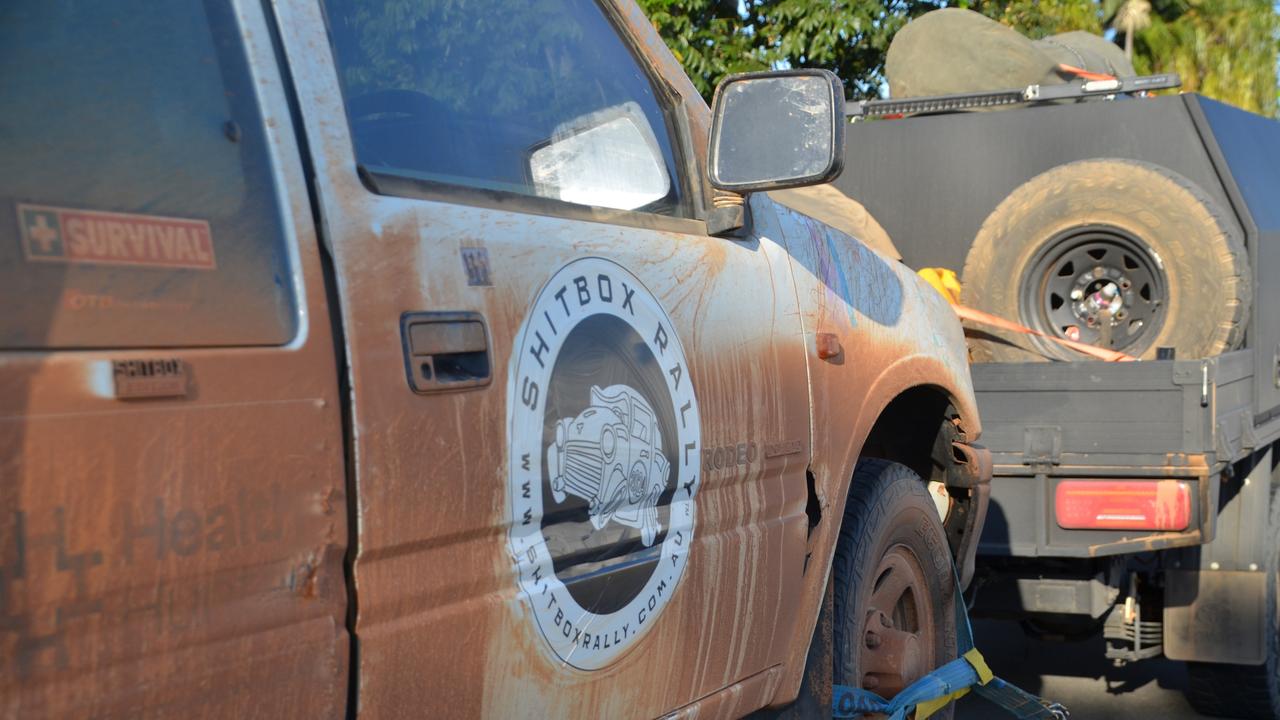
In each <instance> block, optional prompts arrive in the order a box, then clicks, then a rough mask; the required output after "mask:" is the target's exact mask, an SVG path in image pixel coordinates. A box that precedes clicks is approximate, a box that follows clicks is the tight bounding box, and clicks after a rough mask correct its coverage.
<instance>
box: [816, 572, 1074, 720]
mask: <svg viewBox="0 0 1280 720" xmlns="http://www.w3.org/2000/svg"><path fill="white" fill-rule="evenodd" d="M953 573H954V568H953ZM955 589H956V590H955V607H956V632H957V638H956V645H957V649H958V650H959V651H960V657H958V658H956V659H955V660H952V661H951V662H949V663H947V664H945V665H943V666H942V667H940V668H938V669H936V670H934V671H933V672H931V673H929V674H928V675H925V676H924V677H922V678H920V679H919V680H916V681H915V682H913V683H911V684H910V685H908V686H907V687H906V688H904V689H903V690H902V692H900V693H898V694H897V695H895V696H894V697H893V699H892V700H886V699H884V698H882V697H880V696H879V695H877V694H875V693H873V692H871V691H870V690H864V689H862V688H855V687H849V686H848V685H836V686H834V687H833V688H832V697H831V710H832V717H834V718H841V719H845V718H859V717H862V716H863V715H866V714H870V713H880V714H884V715H888V716H889V720H906V719H907V717H908V716H909V715H910V714H911V713H912V711H915V720H925V718H928V717H929V716H930V715H933V714H934V713H936V712H937V711H939V710H941V709H942V708H944V707H946V706H947V704H948V703H950V702H952V701H953V700H956V699H958V698H960V697H962V696H963V695H966V694H968V693H969V691H970V690H972V691H973V693H974V694H975V695H978V696H979V697H982V698H985V699H986V700H987V701H988V702H990V703H992V704H994V705H996V706H997V707H999V708H1001V709H1002V710H1005V711H1006V712H1008V713H1009V714H1010V715H1011V716H1013V717H1014V718H1017V720H1067V718H1068V717H1069V714H1068V713H1067V709H1066V708H1064V707H1063V706H1061V705H1059V704H1057V703H1049V702H1045V701H1044V700H1041V699H1040V698H1038V697H1036V696H1035V695H1032V694H1031V693H1029V692H1026V691H1025V690H1022V689H1019V688H1018V687H1016V686H1014V685H1011V684H1009V683H1007V682H1005V681H1004V680H1001V679H1000V678H998V677H995V675H993V674H992V672H991V669H990V668H988V667H987V662H986V660H984V659H983V657H982V653H980V652H978V650H977V648H975V647H974V646H973V627H972V626H971V625H970V624H969V611H968V609H967V608H965V604H964V597H962V596H961V594H960V579H959V577H956V580H955Z"/></svg>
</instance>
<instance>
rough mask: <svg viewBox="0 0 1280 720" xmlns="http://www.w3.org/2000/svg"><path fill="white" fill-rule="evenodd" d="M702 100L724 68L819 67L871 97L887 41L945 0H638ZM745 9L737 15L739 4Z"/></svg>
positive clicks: (880, 79)
mask: <svg viewBox="0 0 1280 720" xmlns="http://www.w3.org/2000/svg"><path fill="white" fill-rule="evenodd" d="M639 2H640V6H641V7H642V8H643V9H644V11H645V12H646V13H647V14H648V15H649V18H650V20H652V21H653V24H654V26H655V27H656V28H657V29H658V32H659V33H660V34H661V35H662V37H663V38H664V39H665V40H666V41H667V45H668V46H669V47H670V48H671V50H672V52H673V53H675V55H676V57H677V58H678V59H679V60H680V62H681V63H683V64H684V67H685V69H686V71H688V73H689V75H690V76H691V77H692V78H693V82H694V85H695V86H697V88H698V90H699V91H700V92H702V94H703V95H704V96H706V97H707V98H708V99H710V97H711V93H712V91H713V90H714V89H715V85H716V83H717V82H719V80H720V79H721V78H722V77H724V75H726V74H728V73H731V72H744V71H748V70H763V69H768V68H770V67H787V66H790V67H825V68H829V69H831V70H834V71H836V72H837V73H839V75H840V77H841V78H843V79H844V81H845V84H846V86H847V87H848V88H849V90H850V92H851V93H852V94H855V95H863V96H875V95H877V94H878V93H879V88H880V86H881V84H882V82H883V80H884V74H883V73H884V53H885V51H886V50H887V49H888V48H889V40H891V39H892V38H893V34H894V33H895V32H897V31H898V29H899V28H901V27H902V26H903V25H904V24H905V23H906V22H907V19H908V18H911V17H915V16H916V15H920V14H921V13H925V12H928V11H929V10H933V9H936V8H938V7H941V6H942V5H944V4H945V0H745V2H743V3H741V4H740V3H738V2H737V0H639ZM740 7H741V8H745V10H746V13H745V14H740V13H739V12H738V11H739V8H740Z"/></svg>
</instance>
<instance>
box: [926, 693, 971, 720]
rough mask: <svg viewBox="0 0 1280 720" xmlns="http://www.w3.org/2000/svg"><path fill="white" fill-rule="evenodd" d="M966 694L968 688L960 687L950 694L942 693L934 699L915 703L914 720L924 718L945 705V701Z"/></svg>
mask: <svg viewBox="0 0 1280 720" xmlns="http://www.w3.org/2000/svg"><path fill="white" fill-rule="evenodd" d="M968 694H969V688H960V689H959V690H957V691H955V692H953V693H951V694H950V695H944V696H942V697H940V698H938V699H936V700H927V701H925V702H922V703H920V704H919V705H916V720H925V718H927V717H929V716H930V715H933V714H934V713H936V712H938V711H939V710H941V709H942V708H944V707H946V706H947V703H949V702H951V701H952V700H959V699H960V698H962V697H964V696H965V695H968Z"/></svg>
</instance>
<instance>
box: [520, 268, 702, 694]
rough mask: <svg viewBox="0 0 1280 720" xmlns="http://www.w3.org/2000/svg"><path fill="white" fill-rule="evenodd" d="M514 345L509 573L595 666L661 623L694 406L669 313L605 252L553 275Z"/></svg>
mask: <svg viewBox="0 0 1280 720" xmlns="http://www.w3.org/2000/svg"><path fill="white" fill-rule="evenodd" d="M513 352H514V353H515V354H514V357H513V358H512V363H511V368H512V369H511V380H510V386H509V397H510V398H511V400H510V407H511V409H510V428H509V436H508V447H509V448H510V498H511V533H510V541H511V552H512V555H513V558H514V560H515V563H516V572H517V574H518V576H519V582H520V587H521V590H522V591H523V593H524V596H525V599H526V600H527V601H528V604H529V609H530V610H531V611H532V616H533V619H534V621H535V622H536V623H537V627H538V630H539V631H540V632H541V633H542V636H543V637H544V638H546V640H547V643H548V644H550V646H551V649H552V650H553V651H554V652H555V654H556V655H557V656H558V657H559V658H560V660H561V661H563V662H564V663H567V664H569V665H571V666H573V667H576V668H579V669H582V670H596V669H599V668H602V667H605V666H607V665H609V664H610V663H612V662H613V661H615V660H616V659H617V658H618V657H620V656H621V654H622V653H624V652H625V651H626V650H627V648H629V647H631V646H632V645H634V644H635V642H636V641H637V639H638V638H640V636H641V635H643V634H644V633H645V632H647V631H648V630H649V629H650V628H652V627H653V626H654V624H655V623H657V621H658V616H659V615H660V614H661V613H662V610H663V608H664V607H666V605H667V603H669V602H670V601H671V598H672V596H673V595H674V594H675V591H676V586H677V585H678V584H679V583H680V577H681V575H682V574H683V573H684V567H685V563H686V561H687V560H688V556H689V547H690V544H691V543H692V541H693V519H694V505H693V498H694V495H695V494H696V493H697V490H698V477H697V470H698V455H699V453H698V439H699V437H700V436H699V425H698V402H697V400H696V399H695V397H694V392H693V383H692V382H691V380H690V378H689V368H688V365H687V363H686V362H685V356H684V350H683V349H682V348H681V347H680V340H679V338H678V337H676V333H675V329H674V328H673V327H672V325H671V319H670V318H668V317H667V314H666V312H664V311H663V309H662V306H661V305H659V304H658V300H657V299H656V298H655V297H653V295H652V294H650V293H649V291H648V290H646V289H645V287H644V286H643V285H641V284H640V281H639V280H637V279H636V277H635V276H634V275H632V274H631V273H630V272H628V271H627V270H625V269H624V268H622V267H620V266H619V265H617V264H615V263H613V262H610V261H608V260H604V259H601V258H584V259H581V260H576V261H574V262H572V263H570V264H568V265H566V266H565V267H563V268H561V269H560V271H559V272H557V273H556V274H555V275H554V276H553V277H552V278H551V280H550V281H548V282H547V284H546V286H544V287H543V288H542V290H541V292H540V293H539V294H538V297H537V299H536V300H535V301H534V304H533V306H532V307H531V308H530V309H529V315H528V317H527V319H526V320H525V323H524V327H523V328H522V329H521V330H520V333H519V334H518V335H517V336H516V346H515V349H514V351H513Z"/></svg>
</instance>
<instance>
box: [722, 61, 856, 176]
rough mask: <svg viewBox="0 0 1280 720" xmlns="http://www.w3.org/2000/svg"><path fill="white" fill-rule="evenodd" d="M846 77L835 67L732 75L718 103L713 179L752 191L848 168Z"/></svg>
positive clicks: (725, 83)
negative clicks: (837, 73)
mask: <svg viewBox="0 0 1280 720" xmlns="http://www.w3.org/2000/svg"><path fill="white" fill-rule="evenodd" d="M844 125H845V112H844V83H842V82H840V78H839V77H837V76H836V74H835V73H833V72H830V71H828V70H781V71H776V72H760V73H743V74H739V75H731V76H729V77H727V78H725V79H724V80H722V81H721V82H720V85H718V86H717V87H716V94H715V99H714V101H713V103H712V119H711V147H710V149H709V150H708V152H707V171H708V174H709V175H710V179H711V185H712V186H713V187H716V188H718V189H720V190H726V191H729V192H734V193H746V192H752V191H756V190H780V189H783V188H793V187H804V186H805V185H820V184H822V183H827V182H831V181H832V180H834V179H835V178H836V177H837V176H838V175H839V174H840V171H841V170H843V169H844Z"/></svg>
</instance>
